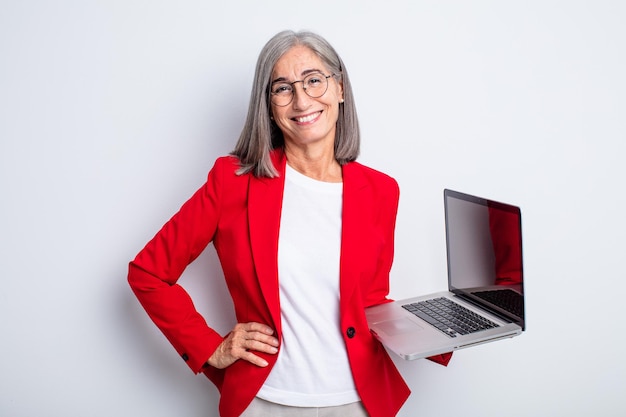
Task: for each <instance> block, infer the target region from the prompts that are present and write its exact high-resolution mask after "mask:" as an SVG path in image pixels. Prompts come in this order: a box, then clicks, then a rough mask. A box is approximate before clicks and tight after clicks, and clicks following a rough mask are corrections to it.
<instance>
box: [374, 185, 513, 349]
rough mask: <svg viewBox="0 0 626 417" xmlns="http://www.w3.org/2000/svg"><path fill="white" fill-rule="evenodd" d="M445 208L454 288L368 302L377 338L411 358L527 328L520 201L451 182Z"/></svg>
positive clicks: (445, 192) (507, 335) (462, 346)
mask: <svg viewBox="0 0 626 417" xmlns="http://www.w3.org/2000/svg"><path fill="white" fill-rule="evenodd" d="M444 209H445V210H444V211H445V225H446V250H447V259H448V291H442V292H439V293H435V294H429V295H424V296H420V297H413V298H408V299H404V300H398V301H394V302H392V303H387V304H382V305H378V306H373V307H369V308H367V309H366V316H367V320H368V323H369V326H370V329H371V331H372V333H373V334H374V335H375V337H376V338H377V339H378V340H380V341H381V342H382V343H383V345H385V346H386V347H387V348H388V349H389V350H390V351H392V352H394V353H396V354H397V355H398V356H400V357H402V358H404V359H407V360H413V359H420V358H424V357H428V356H433V355H436V354H440V353H446V352H452V351H454V350H458V349H462V348H466V347H470V346H474V345H478V344H482V343H487V342H493V341H496V340H501V339H505V338H510V337H514V336H517V335H519V334H521V333H522V331H524V330H525V320H524V283H523V277H524V273H523V267H522V224H521V211H520V209H519V207H517V206H514V205H510V204H505V203H500V202H496V201H493V200H488V199H485V198H480V197H476V196H472V195H469V194H464V193H460V192H458V191H452V190H448V189H446V190H444ZM433 300H436V301H433ZM450 302H452V303H455V304H452V305H450ZM439 304H443V306H441V307H440V308H441V309H439V306H438V305H439ZM459 305H460V306H462V307H464V308H465V309H466V310H469V313H468V312H467V311H461V312H458V311H457V310H458V309H459V308H458V307H457V306H459ZM461 310H463V309H462V308H461ZM474 314H476V315H478V316H481V317H482V318H479V317H476V316H475V315H474ZM485 319H486V320H487V321H485Z"/></svg>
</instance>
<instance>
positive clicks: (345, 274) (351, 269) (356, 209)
mask: <svg viewBox="0 0 626 417" xmlns="http://www.w3.org/2000/svg"><path fill="white" fill-rule="evenodd" d="M365 187H367V182H366V181H365V180H364V179H363V176H362V175H360V173H359V171H358V169H357V166H356V164H354V163H348V164H346V165H344V166H343V206H342V211H341V222H342V226H341V261H340V265H339V274H340V293H341V297H340V300H341V301H342V302H348V301H349V300H350V295H351V294H352V291H353V290H354V288H355V285H356V283H357V282H358V279H359V275H360V273H359V270H358V269H357V268H356V266H358V265H359V264H360V262H359V257H360V256H362V254H361V253H360V251H359V248H360V247H361V245H360V244H359V242H363V241H364V240H363V239H367V236H365V231H364V229H363V225H364V224H367V222H366V221H365V219H364V218H363V213H364V210H367V207H362V205H363V198H362V197H361V195H362V192H363V190H364V189H365Z"/></svg>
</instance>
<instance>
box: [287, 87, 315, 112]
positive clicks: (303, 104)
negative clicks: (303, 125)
mask: <svg viewBox="0 0 626 417" xmlns="http://www.w3.org/2000/svg"><path fill="white" fill-rule="evenodd" d="M296 84H299V85H300V86H299V87H296ZM292 91H293V103H292V104H293V106H294V108H296V109H306V108H307V107H308V104H309V100H310V98H311V97H309V95H308V94H307V93H306V91H304V84H303V83H302V81H299V82H296V83H294V86H293V90H292Z"/></svg>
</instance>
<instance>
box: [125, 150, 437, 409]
mask: <svg viewBox="0 0 626 417" xmlns="http://www.w3.org/2000/svg"><path fill="white" fill-rule="evenodd" d="M272 158H273V162H274V164H275V166H276V167H277V169H278V171H279V173H280V176H279V177H277V178H256V177H254V176H253V175H251V174H247V175H236V173H235V171H236V170H237V169H238V168H239V164H238V160H237V159H236V158H235V157H232V156H228V157H222V158H219V159H218V160H217V161H216V162H215V165H214V167H213V169H212V170H211V171H210V172H209V175H208V179H207V182H206V183H205V184H204V185H203V186H202V187H201V188H200V189H199V190H198V191H197V192H196V193H195V194H194V195H193V196H192V197H191V199H189V200H188V201H187V202H186V203H185V204H184V205H183V206H182V207H181V209H180V211H179V212H178V213H177V214H175V215H174V216H173V217H172V219H170V220H169V221H168V222H167V223H166V224H165V225H164V226H163V228H162V229H161V230H160V231H159V232H158V233H157V235H156V236H155V237H154V238H153V239H152V240H151V241H150V242H149V243H148V244H147V245H146V247H145V248H144V249H143V250H142V251H141V252H140V253H139V254H138V255H137V257H136V258H135V260H134V261H132V262H131V263H130V267H129V275H128V280H129V283H130V285H131V287H132V289H133V291H134V293H135V294H136V296H137V298H138V299H139V301H140V302H141V304H142V305H143V307H144V308H145V309H146V311H147V312H148V314H149V316H150V317H151V319H152V320H153V321H154V322H155V324H156V325H157V326H158V327H159V328H160V329H161V331H162V332H163V333H164V335H165V336H166V337H167V339H168V340H169V341H170V342H171V343H172V345H173V346H174V348H175V349H176V351H177V352H178V353H179V354H180V355H181V357H182V358H183V359H184V360H185V361H186V363H187V364H188V365H189V366H190V367H191V369H192V370H193V371H194V372H196V373H197V372H203V373H204V374H205V375H206V376H207V377H208V378H210V379H211V380H212V381H213V382H214V383H215V385H216V386H217V387H218V389H219V391H220V394H221V398H220V406H219V409H220V415H221V416H224V417H235V416H239V415H240V414H241V413H242V412H243V411H244V410H245V408H246V407H247V406H248V405H249V403H250V402H251V401H252V399H253V397H254V396H255V395H256V393H257V392H258V390H259V389H260V387H261V386H262V385H263V382H264V381H265V379H266V377H267V375H268V374H269V372H270V370H271V368H272V366H273V365H274V363H275V361H276V357H277V356H276V355H267V354H262V353H259V355H260V356H263V357H264V358H265V359H266V360H267V361H268V362H269V364H270V365H269V366H267V367H264V368H261V367H257V366H255V365H252V364H250V363H248V362H246V361H242V360H240V361H237V362H235V363H234V364H233V365H231V366H230V367H228V368H227V369H224V370H219V369H215V368H213V367H210V366H205V362H206V361H207V359H208V358H209V357H210V356H211V354H212V353H213V352H214V351H215V350H216V349H217V347H218V345H219V344H220V343H221V342H222V340H223V336H221V335H220V334H218V333H217V332H215V331H214V330H213V329H211V328H210V327H209V326H208V325H207V324H206V322H205V320H204V318H203V317H202V316H201V315H200V314H199V313H198V312H197V311H196V309H195V308H194V306H193V304H192V301H191V299H190V297H189V295H188V294H187V293H186V292H185V290H183V288H182V287H181V286H179V285H177V284H176V281H177V280H178V278H179V277H180V276H181V274H182V273H183V271H184V269H185V268H186V266H187V265H188V264H189V263H191V262H192V261H193V260H194V259H195V258H196V257H197V256H198V255H199V254H200V253H201V252H202V251H203V250H204V249H205V247H206V246H207V245H208V244H209V243H210V242H213V244H214V246H215V249H216V251H217V254H218V256H219V259H220V262H221V266H222V269H223V271H224V276H225V279H226V283H227V286H228V289H229V291H230V294H231V296H232V299H233V304H234V308H235V315H236V317H237V321H238V322H250V321H256V322H260V323H265V324H267V325H269V326H271V327H272V328H273V329H275V331H276V336H277V337H278V338H279V340H280V339H281V321H280V304H279V295H278V294H279V291H278V266H277V253H278V229H279V225H280V214H281V205H282V193H283V188H284V178H285V175H284V174H285V164H286V159H285V157H284V154H283V153H282V151H274V152H273V154H272ZM343 183H344V186H343V209H342V237H341V239H342V240H341V261H340V316H341V317H340V325H341V329H342V331H343V337H344V340H345V343H346V349H347V352H348V357H349V361H350V365H351V369H352V373H353V377H354V381H355V384H356V388H357V390H358V392H359V395H360V397H361V400H362V402H363V404H364V406H365V408H366V409H367V411H368V413H369V414H370V416H372V417H391V416H394V415H395V414H396V413H397V412H398V410H399V409H400V407H401V406H402V404H403V403H404V402H405V401H406V399H407V397H408V396H409V393H410V391H409V388H408V387H407V386H406V384H405V383H404V381H403V379H402V377H401V375H400V374H399V372H398V371H397V369H396V367H395V366H394V364H393V362H392V361H391V359H390V358H389V356H388V355H387V352H386V351H385V349H384V348H383V346H382V345H381V344H380V343H379V342H378V341H377V340H376V339H374V337H373V336H372V335H371V333H370V331H369V328H368V325H367V322H366V319H365V314H364V309H365V307H367V306H370V305H374V304H378V303H384V302H387V301H388V300H387V299H386V296H387V294H388V292H389V271H390V269H391V264H392V258H393V242H394V228H395V219H396V212H397V208H398V197H399V190H398V185H397V183H396V181H395V180H393V179H392V178H391V177H388V176H386V175H384V174H382V173H379V172H377V171H374V170H372V169H370V168H367V167H365V166H363V165H361V164H359V163H356V162H352V163H348V164H346V165H344V166H343ZM320 302H325V301H324V300H320ZM447 359H449V358H442V359H441V360H437V359H435V360H436V361H438V362H440V363H447Z"/></svg>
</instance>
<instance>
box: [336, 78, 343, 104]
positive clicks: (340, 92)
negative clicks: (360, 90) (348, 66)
mask: <svg viewBox="0 0 626 417" xmlns="http://www.w3.org/2000/svg"><path fill="white" fill-rule="evenodd" d="M337 85H338V86H339V102H340V103H343V77H341V78H340V79H339V82H338V83H337Z"/></svg>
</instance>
